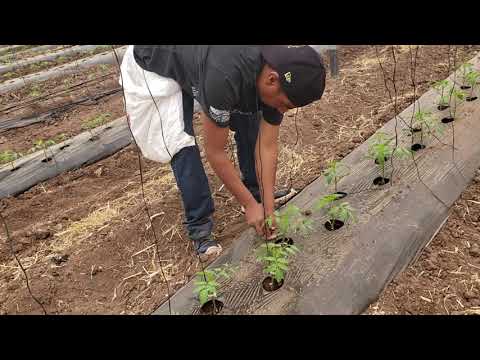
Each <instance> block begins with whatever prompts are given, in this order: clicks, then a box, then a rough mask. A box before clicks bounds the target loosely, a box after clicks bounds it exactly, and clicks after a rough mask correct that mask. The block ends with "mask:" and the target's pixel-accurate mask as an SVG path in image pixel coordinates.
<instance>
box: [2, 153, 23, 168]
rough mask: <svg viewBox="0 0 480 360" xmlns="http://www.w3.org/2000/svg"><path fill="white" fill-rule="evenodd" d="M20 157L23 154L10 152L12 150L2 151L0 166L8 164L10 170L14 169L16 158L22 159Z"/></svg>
mask: <svg viewBox="0 0 480 360" xmlns="http://www.w3.org/2000/svg"><path fill="white" fill-rule="evenodd" d="M22 156H23V154H21V153H17V152H15V151H12V150H5V151H2V152H0V164H6V163H10V165H11V166H12V169H14V168H15V163H14V161H15V160H17V159H18V158H20V157H22Z"/></svg>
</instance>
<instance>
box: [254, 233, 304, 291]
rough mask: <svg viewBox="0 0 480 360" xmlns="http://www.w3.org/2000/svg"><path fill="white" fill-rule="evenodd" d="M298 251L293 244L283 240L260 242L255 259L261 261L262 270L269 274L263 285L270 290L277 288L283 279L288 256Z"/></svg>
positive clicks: (287, 264)
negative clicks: (280, 241) (278, 241)
mask: <svg viewBox="0 0 480 360" xmlns="http://www.w3.org/2000/svg"><path fill="white" fill-rule="evenodd" d="M299 251H300V250H299V249H298V248H297V247H296V246H295V245H293V244H287V243H284V242H282V243H278V244H276V243H266V244H262V245H261V246H260V248H259V250H258V252H257V259H258V260H259V261H260V262H262V263H263V271H264V273H265V274H266V275H268V276H269V278H268V277H267V279H265V281H266V283H265V282H264V286H266V287H267V288H268V289H271V290H274V288H278V287H279V286H280V285H281V284H282V282H283V280H284V279H285V273H286V272H287V271H288V266H289V258H290V256H293V255H295V254H296V253H298V252H299Z"/></svg>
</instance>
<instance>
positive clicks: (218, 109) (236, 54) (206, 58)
mask: <svg viewBox="0 0 480 360" xmlns="http://www.w3.org/2000/svg"><path fill="white" fill-rule="evenodd" d="M134 57H135V61H136V62H137V64H138V65H139V66H140V67H141V68H142V69H144V70H146V71H151V72H155V73H157V74H159V75H161V76H165V77H168V78H171V79H174V80H175V81H177V82H178V83H179V84H180V86H181V87H182V89H183V90H184V91H185V92H187V93H188V94H190V95H191V96H193V97H194V98H195V99H196V100H197V101H198V102H199V103H200V105H201V106H202V109H203V111H204V112H205V113H206V114H208V116H209V117H210V118H211V119H212V120H214V121H215V123H216V124H217V125H218V126H220V127H227V126H229V123H230V116H231V114H235V113H240V114H245V115H254V114H255V113H257V112H259V111H260V112H262V115H263V118H264V119H265V121H267V122H268V123H270V124H272V125H279V124H280V123H281V122H282V119H283V115H282V114H281V113H280V112H279V111H277V110H276V109H274V108H272V107H270V106H267V105H265V104H263V103H262V102H261V100H260V98H259V96H258V93H257V87H256V79H257V76H258V74H259V73H260V71H261V70H262V67H263V65H264V60H263V57H262V55H261V51H260V46H254V45H145V46H143V45H135V46H134Z"/></svg>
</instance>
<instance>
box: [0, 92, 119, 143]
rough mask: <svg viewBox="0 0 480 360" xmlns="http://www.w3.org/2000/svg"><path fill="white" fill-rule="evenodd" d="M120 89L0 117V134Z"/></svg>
mask: <svg viewBox="0 0 480 360" xmlns="http://www.w3.org/2000/svg"><path fill="white" fill-rule="evenodd" d="M120 91H121V89H118V88H117V89H110V90H106V91H103V92H101V93H96V94H95V95H92V96H84V97H81V98H78V99H75V100H73V101H71V102H68V103H65V104H62V105H60V106H56V107H54V108H52V109H50V110H48V111H43V112H42V113H41V114H37V115H34V116H22V117H15V118H8V119H2V120H1V121H0V134H1V133H2V132H5V131H8V130H11V129H18V128H22V127H25V126H29V125H32V124H36V123H39V122H43V121H46V120H52V115H53V114H55V113H59V112H63V111H66V110H68V109H70V108H72V107H74V106H75V105H78V104H83V103H85V102H91V101H98V100H99V99H101V98H104V97H107V96H110V95H113V94H116V93H118V92H120Z"/></svg>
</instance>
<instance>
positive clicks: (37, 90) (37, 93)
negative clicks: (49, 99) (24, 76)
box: [29, 85, 42, 97]
mask: <svg viewBox="0 0 480 360" xmlns="http://www.w3.org/2000/svg"><path fill="white" fill-rule="evenodd" d="M30 90H31V91H30V94H29V95H30V96H31V97H38V96H40V95H42V90H41V89H40V86H39V85H33V86H32V87H31V88H30Z"/></svg>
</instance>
